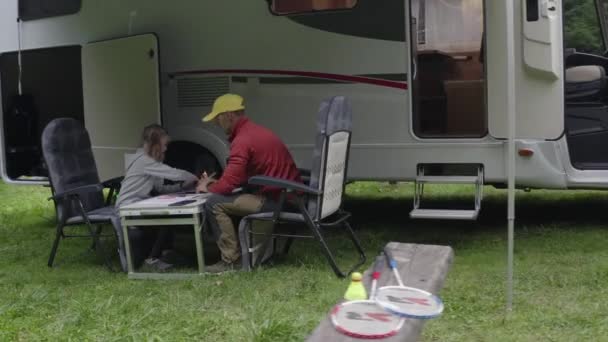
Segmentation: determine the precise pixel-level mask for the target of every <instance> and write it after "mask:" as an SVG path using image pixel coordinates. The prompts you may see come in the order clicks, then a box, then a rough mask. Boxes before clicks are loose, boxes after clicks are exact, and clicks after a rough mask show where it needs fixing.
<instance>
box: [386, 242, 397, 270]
mask: <svg viewBox="0 0 608 342" xmlns="http://www.w3.org/2000/svg"><path fill="white" fill-rule="evenodd" d="M384 255H386V260H387V261H388V266H389V267H390V268H392V269H393V270H394V269H396V268H397V260H395V258H393V253H391V251H390V250H389V249H388V247H384Z"/></svg>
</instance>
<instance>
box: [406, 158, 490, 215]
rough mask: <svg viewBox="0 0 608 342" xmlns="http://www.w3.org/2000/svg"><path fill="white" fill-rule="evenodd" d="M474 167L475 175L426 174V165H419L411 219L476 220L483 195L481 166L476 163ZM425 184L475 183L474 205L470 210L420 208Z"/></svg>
mask: <svg viewBox="0 0 608 342" xmlns="http://www.w3.org/2000/svg"><path fill="white" fill-rule="evenodd" d="M475 169H476V170H475V171H476V173H477V175H476V176H468V175H458V174H447V175H445V174H442V175H428V174H426V173H427V172H426V165H420V166H419V167H418V171H417V176H416V182H415V186H414V189H415V192H414V209H413V210H412V211H411V212H410V217H411V218H413V219H438V220H476V219H477V216H478V215H479V211H480V210H481V200H482V197H483V166H481V165H477V166H475ZM425 184H471V185H475V207H474V209H470V210H459V209H423V208H420V202H421V199H422V196H423V194H424V185H425Z"/></svg>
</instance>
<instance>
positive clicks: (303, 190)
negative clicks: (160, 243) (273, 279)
mask: <svg viewBox="0 0 608 342" xmlns="http://www.w3.org/2000/svg"><path fill="white" fill-rule="evenodd" d="M351 126H352V113H351V108H350V105H349V103H348V102H347V101H346V99H345V98H344V97H342V96H337V97H333V98H331V99H329V100H325V101H324V102H323V103H322V104H321V107H320V109H319V115H318V118H317V135H316V141H315V148H314V153H313V158H312V168H311V170H310V173H309V174H307V175H306V178H307V180H308V182H306V183H307V184H302V183H297V182H290V181H285V180H281V179H276V178H272V177H265V176H256V177H252V178H251V179H250V180H249V184H250V185H257V186H273V187H279V188H281V189H282V192H281V196H280V199H279V206H278V208H277V210H275V211H274V212H265V213H258V214H252V215H248V216H246V217H244V218H243V219H242V220H241V223H240V225H239V240H240V244H241V251H242V262H243V268H244V269H246V270H250V269H252V268H253V267H255V266H257V265H259V264H260V263H262V262H264V261H265V260H268V259H269V258H271V257H272V256H273V254H274V253H275V252H276V251H277V250H278V249H279V244H281V243H282V245H283V246H282V248H281V249H282V253H284V254H285V253H287V251H288V250H289V247H290V245H291V242H292V241H293V239H294V238H301V237H304V238H314V239H316V240H317V241H318V242H319V243H320V245H321V251H322V252H323V254H324V255H325V257H326V258H327V261H328V262H329V264H330V266H331V268H332V269H333V271H334V272H335V273H336V275H337V276H339V277H345V276H346V275H348V274H350V273H351V272H352V271H354V270H355V269H356V268H357V267H359V266H361V265H362V264H363V263H364V262H365V253H364V252H363V249H362V248H361V244H360V243H359V240H358V239H357V236H356V235H355V233H354V231H353V229H352V228H351V226H350V224H349V223H348V219H349V218H350V213H348V212H346V211H344V210H342V197H343V194H344V187H345V181H346V170H347V167H348V151H349V147H350V136H351V129H352V128H351ZM289 206H291V207H292V208H293V209H294V210H290V211H288V210H287V209H288V207H289ZM256 221H266V222H268V221H270V222H271V223H272V229H271V230H270V231H269V232H267V233H263V232H262V233H260V232H259V231H258V230H256V229H253V228H254V225H253V224H254V222H256ZM294 224H295V225H300V226H302V225H304V226H306V227H308V230H309V231H310V234H307V235H300V234H294V232H293V231H294V230H293V227H294ZM330 228H336V229H343V230H344V232H345V233H347V234H348V236H349V238H350V240H351V241H352V243H353V245H354V247H355V248H356V250H357V252H358V253H359V261H358V262H357V263H356V264H355V265H354V266H352V267H351V268H350V270H348V271H346V272H344V271H343V270H341V269H340V268H339V267H338V265H337V263H336V260H335V257H334V254H333V253H332V251H331V250H330V248H329V247H328V245H327V243H326V241H325V238H324V235H325V233H326V231H327V230H328V229H330ZM285 231H287V232H285ZM259 235H262V238H259V237H260V236H259ZM281 240H282V241H281Z"/></svg>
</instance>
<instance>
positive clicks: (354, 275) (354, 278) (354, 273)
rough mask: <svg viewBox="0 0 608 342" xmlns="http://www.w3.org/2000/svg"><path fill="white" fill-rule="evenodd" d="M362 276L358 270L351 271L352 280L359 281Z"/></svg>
mask: <svg viewBox="0 0 608 342" xmlns="http://www.w3.org/2000/svg"><path fill="white" fill-rule="evenodd" d="M362 278H363V276H362V275H361V273H359V272H353V274H351V275H350V279H351V280H353V281H361V279H362Z"/></svg>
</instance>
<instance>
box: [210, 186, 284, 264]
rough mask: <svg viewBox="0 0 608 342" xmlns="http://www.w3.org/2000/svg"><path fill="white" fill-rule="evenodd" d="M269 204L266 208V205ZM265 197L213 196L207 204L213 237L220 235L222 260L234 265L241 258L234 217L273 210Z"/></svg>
mask: <svg viewBox="0 0 608 342" xmlns="http://www.w3.org/2000/svg"><path fill="white" fill-rule="evenodd" d="M265 203H266V204H267V205H266V206H265V205H264V204H265ZM271 203H274V201H267V200H266V198H265V197H264V196H260V195H253V194H239V195H229V196H223V195H217V194H213V195H211V196H210V197H209V198H208V199H207V201H206V202H205V213H206V215H207V220H208V221H207V222H208V223H209V224H210V225H211V227H210V228H211V229H212V233H213V235H216V236H217V235H218V234H219V238H218V239H217V245H218V247H219V249H220V252H221V253H222V260H224V261H225V262H227V263H233V262H235V261H237V260H238V259H239V258H240V257H241V250H240V248H239V238H238V233H237V231H236V228H235V226H234V222H233V220H232V218H233V217H238V218H239V219H240V218H241V217H243V216H247V215H250V214H254V213H258V212H260V211H261V210H262V208H264V210H265V211H266V210H272V206H269V204H271Z"/></svg>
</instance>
